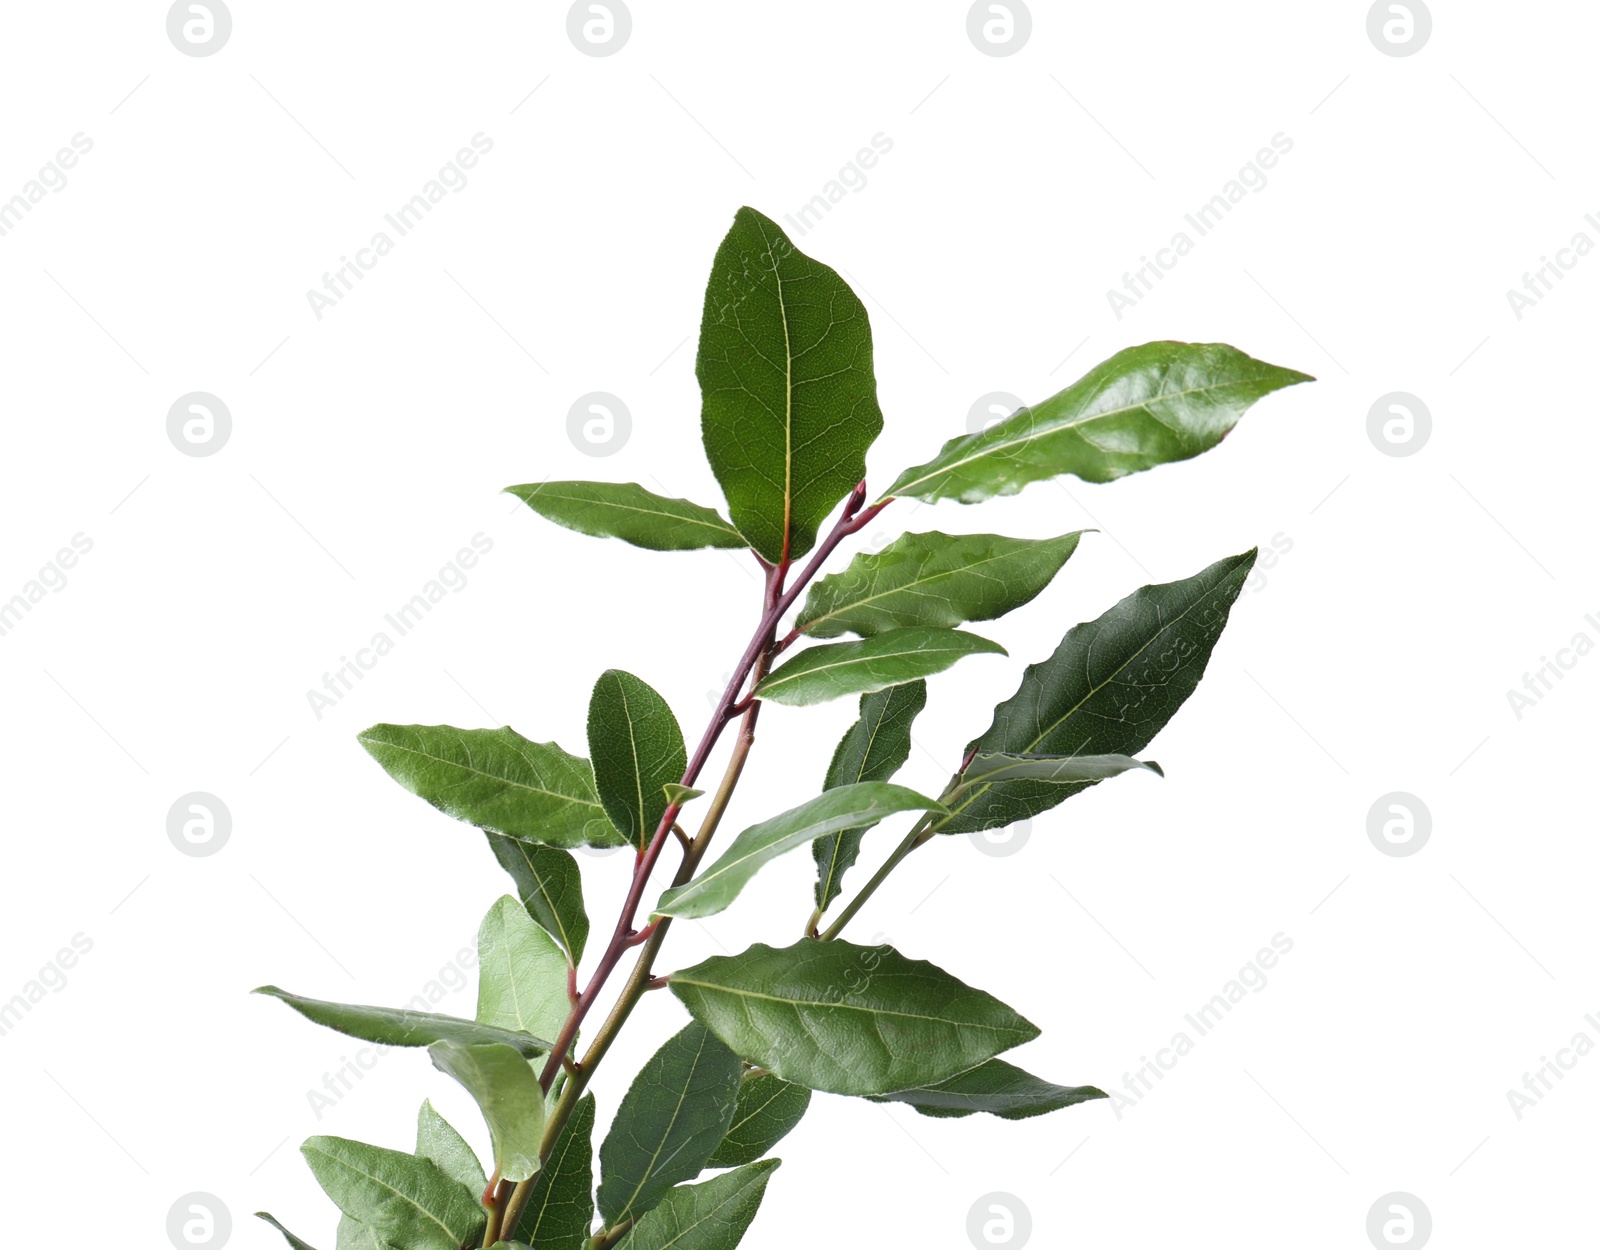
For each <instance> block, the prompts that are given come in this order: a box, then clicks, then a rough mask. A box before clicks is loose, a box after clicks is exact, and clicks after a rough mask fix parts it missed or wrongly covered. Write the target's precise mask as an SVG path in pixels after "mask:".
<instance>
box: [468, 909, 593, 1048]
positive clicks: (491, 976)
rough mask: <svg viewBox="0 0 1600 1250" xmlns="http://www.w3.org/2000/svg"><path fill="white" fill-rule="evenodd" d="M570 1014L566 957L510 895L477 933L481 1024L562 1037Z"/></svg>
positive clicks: (489, 915) (491, 910) (485, 919)
mask: <svg viewBox="0 0 1600 1250" xmlns="http://www.w3.org/2000/svg"><path fill="white" fill-rule="evenodd" d="M571 1009H572V1004H571V1003H570V1002H569V1001H568V999H567V957H566V955H565V953H563V951H562V950H561V948H560V947H559V946H557V945H556V943H555V939H554V938H552V937H551V936H550V935H549V934H548V933H546V932H545V931H544V930H543V929H541V928H540V927H539V926H538V925H536V924H534V923H533V921H532V919H530V918H529V916H528V913H527V911H526V910H525V909H524V908H523V906H522V904H520V903H518V902H517V900H516V899H514V898H512V897H511V895H509V894H507V895H505V896H504V897H502V898H501V899H500V900H499V901H498V902H496V903H495V905H494V906H493V907H491V908H489V913H488V915H486V916H485V917H484V918H483V924H482V925H480V926H479V928H478V1022H479V1023H480V1024H488V1025H493V1026H495V1027H496V1028H501V1029H509V1030H511V1031H512V1032H514V1033H517V1032H520V1033H532V1034H533V1035H534V1036H535V1037H558V1036H560V1033H561V1029H562V1026H563V1025H565V1024H566V1022H567V1014H568V1013H569V1012H570V1011H571Z"/></svg>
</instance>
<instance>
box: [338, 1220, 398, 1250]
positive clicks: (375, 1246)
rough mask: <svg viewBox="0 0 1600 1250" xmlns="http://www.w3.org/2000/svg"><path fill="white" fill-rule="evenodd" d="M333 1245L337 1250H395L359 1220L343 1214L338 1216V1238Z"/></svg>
mask: <svg viewBox="0 0 1600 1250" xmlns="http://www.w3.org/2000/svg"><path fill="white" fill-rule="evenodd" d="M335 1244H336V1247H337V1250H396V1247H394V1246H393V1245H391V1244H390V1243H389V1242H387V1241H385V1240H384V1239H383V1238H382V1237H380V1236H378V1234H377V1233H375V1232H373V1231H372V1229H370V1228H368V1227H367V1226H366V1225H365V1224H363V1223H362V1222H361V1221H360V1220H353V1219H351V1218H350V1217H349V1216H348V1215H345V1214H343V1213H341V1214H340V1216H339V1236H338V1238H337V1241H336V1243H335Z"/></svg>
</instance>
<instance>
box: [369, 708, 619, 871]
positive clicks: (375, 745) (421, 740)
mask: <svg viewBox="0 0 1600 1250" xmlns="http://www.w3.org/2000/svg"><path fill="white" fill-rule="evenodd" d="M360 741H361V745H362V746H364V747H366V749H367V753H368V754H370V755H371V756H372V758H373V759H375V760H377V761H378V763H380V764H382V765H383V767H384V770H385V771H386V772H387V773H388V774H389V775H390V776H391V777H393V778H394V779H395V780H396V781H398V782H399V783H400V784H401V785H403V786H404V787H405V788H406V789H407V790H410V791H411V793H412V794H415V795H417V796H418V797H419V798H423V799H426V800H427V801H428V802H429V803H431V804H433V806H435V807H437V808H438V809H439V810H440V811H441V812H444V813H445V815H447V816H453V817H454V818H455V819H457V820H464V821H466V822H467V823H468V824H469V825H477V826H478V827H479V828H482V829H492V830H494V831H495V832H496V833H503V834H506V835H507V836H508V837H513V838H520V839H522V840H523V841H525V842H537V843H541V844H543V845H545V846H560V847H576V846H601V847H604V846H624V845H626V844H627V839H625V838H624V837H623V836H622V835H621V834H620V833H618V832H617V831H616V829H614V828H613V827H612V825H611V822H610V821H609V820H607V819H606V813H605V809H604V808H603V807H601V805H600V796H599V795H598V794H596V793H595V788H594V772H593V770H592V769H591V768H590V767H589V761H588V760H586V759H581V758H580V757H578V756H576V755H569V754H567V752H565V751H563V750H562V749H561V748H560V747H558V746H557V745H556V744H555V743H553V742H530V741H528V739H526V738H524V737H523V736H522V735H521V734H519V733H518V732H517V731H516V730H514V729H512V728H511V727H510V726H504V727H502V728H500V729H455V728H453V727H451V726H449V725H374V726H373V727H372V728H371V729H368V730H366V731H365V732H364V733H362V734H361V735H360Z"/></svg>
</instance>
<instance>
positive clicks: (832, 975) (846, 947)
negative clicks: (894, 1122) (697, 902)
mask: <svg viewBox="0 0 1600 1250" xmlns="http://www.w3.org/2000/svg"><path fill="white" fill-rule="evenodd" d="M667 980H668V984H669V985H670V986H671V987H672V992H673V993H674V994H676V995H677V996H678V998H679V999H681V1000H682V1002H683V1004H684V1006H686V1007H687V1008H688V1009H689V1011H690V1013H691V1014H692V1015H693V1016H694V1017H695V1019H697V1020H699V1021H701V1022H702V1023H703V1024H705V1026H706V1027H707V1028H709V1029H710V1030H711V1031H712V1032H713V1033H715V1034H716V1035H717V1036H718V1037H720V1038H721V1039H722V1040H723V1041H724V1042H725V1043H726V1044H727V1045H728V1047H729V1048H730V1049H732V1050H733V1051H734V1052H735V1053H736V1054H738V1055H739V1056H741V1057H742V1058H744V1059H747V1060H749V1061H750V1062H751V1063H754V1064H759V1065H760V1066H761V1067H763V1068H766V1069H767V1070H768V1071H770V1072H772V1073H773V1074H774V1075H776V1076H780V1077H782V1078H783V1079H784V1080H786V1081H792V1082H794V1083H796V1084H799V1085H804V1086H807V1087H808V1088H810V1089H820V1090H825V1091H827V1092H829V1093H834V1094H887V1093H893V1092H894V1091H896V1090H901V1089H909V1088H911V1087H912V1086H915V1085H931V1084H934V1083H935V1082H938V1081H943V1080H947V1079H949V1078H950V1077H952V1076H954V1075H956V1073H958V1072H965V1071H966V1070H967V1069H968V1068H971V1067H976V1066H977V1065H978V1064H980V1063H982V1062H983V1061H984V1060H985V1059H990V1058H992V1057H993V1056H995V1055H996V1054H998V1053H1000V1052H1001V1051H1003V1050H1009V1049H1010V1048H1011V1047H1013V1046H1020V1045H1021V1044H1022V1043H1023V1042H1027V1041H1032V1040H1033V1039H1034V1038H1035V1037H1037V1036H1038V1035H1039V1030H1038V1029H1037V1028H1035V1027H1034V1026H1033V1025H1032V1024H1030V1023H1028V1021H1026V1020H1024V1019H1023V1018H1022V1017H1021V1016H1019V1015H1018V1014H1017V1013H1016V1012H1014V1011H1012V1010H1011V1008H1009V1007H1007V1006H1006V1005H1005V1004H1004V1003H1002V1002H1000V1001H999V1000H998V999H995V998H992V997H990V996H989V995H988V994H985V993H984V992H983V991H982V990H976V989H973V988H972V987H971V986H969V985H965V984H963V983H962V982H960V981H958V980H957V979H956V978H955V977H953V976H951V975H950V974H949V973H948V972H946V971H944V970H943V969H942V968H937V967H935V966H934V965H933V964H930V963H927V962H926V961H924V960H920V959H907V958H906V957H905V956H904V955H902V954H900V953H899V952H898V951H896V950H895V949H894V948H893V947H889V946H875V947H867V946H856V945H854V944H852V943H850V942H844V941H839V940H834V941H832V942H818V941H815V940H813V939H810V938H803V939H801V940H800V941H799V942H797V943H796V944H795V945H793V946H788V947H783V948H782V949H774V948H773V947H771V946H767V945H765V944H762V943H757V944H756V945H755V946H752V947H750V949H749V950H746V951H744V952H742V953H740V954H738V955H732V956H723V955H717V956H713V957H712V958H710V959H707V960H706V961H705V962H703V963H699V964H696V965H695V966H694V967H692V968H685V969H683V970H682V971H679V972H674V973H673V974H672V975H671V976H670V977H669V978H668V979H667Z"/></svg>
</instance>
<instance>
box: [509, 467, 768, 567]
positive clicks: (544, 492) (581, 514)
mask: <svg viewBox="0 0 1600 1250" xmlns="http://www.w3.org/2000/svg"><path fill="white" fill-rule="evenodd" d="M506 493H507V494H508V495H515V496H516V497H517V498H518V499H520V500H522V502H523V503H525V504H527V505H528V507H530V508H532V509H533V510H534V511H535V512H537V513H538V514H539V515H540V516H542V517H545V518H547V519H548V520H551V521H554V522H555V523H556V524H557V525H564V526H566V527H567V528H568V529H569V530H577V531H578V533H580V534H588V535H590V536H591V537H594V538H620V539H622V541H623V542H628V543H632V544H633V545H634V546H635V547H644V548H645V549H647V550H649V551H693V550H694V549H695V548H697V547H729V548H732V547H748V546H749V545H750V544H749V543H748V542H747V541H746V540H745V537H744V535H743V534H741V533H739V531H738V530H736V529H734V528H733V526H732V525H730V524H729V523H728V522H727V521H724V520H723V519H722V518H721V517H720V516H718V515H717V513H716V511H715V510H714V509H711V508H702V507H701V506H700V505H699V504H697V503H690V502H689V501H688V500H687V499H667V498H665V497H664V496H661V495H656V494H652V493H651V492H650V491H647V490H646V489H645V488H644V487H643V486H640V485H639V484H638V483H636V482H628V483H626V484H623V483H616V482H536V483H533V484H531V485H528V486H508V487H506Z"/></svg>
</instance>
